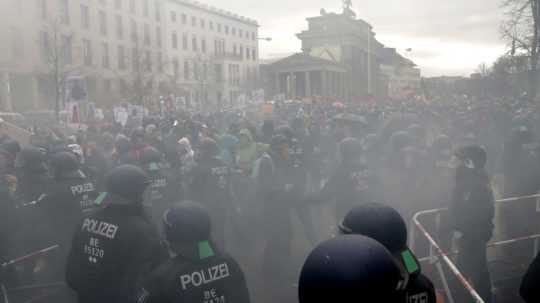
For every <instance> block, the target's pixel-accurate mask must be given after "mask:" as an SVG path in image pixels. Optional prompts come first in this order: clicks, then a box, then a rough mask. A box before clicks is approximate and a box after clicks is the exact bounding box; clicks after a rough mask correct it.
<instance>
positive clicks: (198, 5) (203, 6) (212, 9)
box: [170, 0, 259, 26]
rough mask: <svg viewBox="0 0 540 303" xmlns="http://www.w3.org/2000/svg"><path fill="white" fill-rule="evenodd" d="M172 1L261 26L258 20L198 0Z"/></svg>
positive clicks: (172, 0)
mask: <svg viewBox="0 0 540 303" xmlns="http://www.w3.org/2000/svg"><path fill="white" fill-rule="evenodd" d="M170 1H171V2H174V3H177V4H181V5H186V6H189V7H192V8H197V9H200V10H203V11H206V12H209V13H213V14H216V15H219V16H222V17H225V18H229V19H233V20H236V21H240V22H243V23H246V24H249V25H254V26H259V23H258V22H257V20H254V19H250V18H247V17H244V16H240V15H238V14H235V13H232V12H229V11H226V10H223V9H219V8H217V7H214V6H211V5H208V4H205V3H201V2H198V1H194V0H170Z"/></svg>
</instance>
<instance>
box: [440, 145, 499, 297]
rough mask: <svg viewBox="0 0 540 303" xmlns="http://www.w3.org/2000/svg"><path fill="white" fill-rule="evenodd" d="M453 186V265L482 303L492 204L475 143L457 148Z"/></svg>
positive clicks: (487, 290)
mask: <svg viewBox="0 0 540 303" xmlns="http://www.w3.org/2000/svg"><path fill="white" fill-rule="evenodd" d="M455 156H456V159H457V165H456V166H457V168H456V179H455V187H454V189H453V192H452V201H451V203H450V206H449V209H448V210H449V212H448V213H449V224H450V226H449V227H450V230H452V231H454V232H456V234H457V235H458V238H459V239H458V246H459V252H460V254H459V256H458V259H457V265H458V267H459V268H460V269H461V270H462V272H463V275H464V276H465V277H466V278H468V279H470V280H471V281H472V284H473V287H474V288H475V289H476V290H477V291H478V294H479V295H480V296H481V297H482V298H483V299H484V301H485V302H491V278H490V274H489V271H488V267H487V253H486V244H487V242H488V241H489V240H490V239H491V237H492V235H493V229H494V225H493V218H494V215H495V206H494V198H493V191H492V189H491V185H490V182H489V176H488V174H487V172H486V170H485V165H486V162H487V155H486V152H485V150H484V149H483V148H482V147H481V146H478V145H468V146H464V147H461V148H459V149H458V150H457V151H456V153H455Z"/></svg>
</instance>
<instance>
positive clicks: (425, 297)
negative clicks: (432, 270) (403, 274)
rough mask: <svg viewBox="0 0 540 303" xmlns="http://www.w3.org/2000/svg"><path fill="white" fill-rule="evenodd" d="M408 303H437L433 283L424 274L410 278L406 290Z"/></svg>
mask: <svg viewBox="0 0 540 303" xmlns="http://www.w3.org/2000/svg"><path fill="white" fill-rule="evenodd" d="M405 297H406V301H405V302H406V303H413V302H424V303H436V302H437V295H436V294H435V287H434V286H433V283H432V282H431V281H430V280H429V279H428V278H427V277H426V276H424V275H423V274H422V273H418V274H415V275H412V276H410V277H409V283H408V284H407V288H406V289H405Z"/></svg>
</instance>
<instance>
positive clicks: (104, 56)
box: [101, 43, 111, 68]
mask: <svg viewBox="0 0 540 303" xmlns="http://www.w3.org/2000/svg"><path fill="white" fill-rule="evenodd" d="M101 65H102V66H103V67H104V68H109V67H110V66H111V62H110V60H109V45H108V44H107V43H103V44H101Z"/></svg>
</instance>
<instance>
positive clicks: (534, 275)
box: [519, 254, 540, 303]
mask: <svg viewBox="0 0 540 303" xmlns="http://www.w3.org/2000/svg"><path fill="white" fill-rule="evenodd" d="M538 281H540V254H538V255H536V258H534V260H533V261H532V263H531V265H530V266H529V269H528V270H527V272H526V273H525V276H523V280H521V286H520V288H519V293H520V295H521V298H522V299H523V300H524V301H525V302H527V303H532V302H540V288H538Z"/></svg>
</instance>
